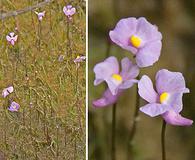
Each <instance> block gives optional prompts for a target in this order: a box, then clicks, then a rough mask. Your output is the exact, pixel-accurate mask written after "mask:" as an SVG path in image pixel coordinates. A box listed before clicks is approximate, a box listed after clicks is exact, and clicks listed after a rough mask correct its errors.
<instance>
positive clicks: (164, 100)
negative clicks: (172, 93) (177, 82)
mask: <svg viewBox="0 0 195 160" xmlns="http://www.w3.org/2000/svg"><path fill="white" fill-rule="evenodd" d="M168 98H169V94H168V93H167V92H163V93H162V94H161V95H160V103H165V102H166V101H167V99H168Z"/></svg>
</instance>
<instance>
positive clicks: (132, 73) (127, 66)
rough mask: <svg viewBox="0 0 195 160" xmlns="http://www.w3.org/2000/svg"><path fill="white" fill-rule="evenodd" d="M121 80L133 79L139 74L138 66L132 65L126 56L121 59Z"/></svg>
mask: <svg viewBox="0 0 195 160" xmlns="http://www.w3.org/2000/svg"><path fill="white" fill-rule="evenodd" d="M121 65H122V71H121V73H120V75H121V76H122V77H123V80H128V79H133V78H136V77H137V76H138V75H139V67H138V66H137V65H134V64H133V63H132V62H131V61H130V60H129V59H128V58H127V57H125V58H123V59H122V60H121Z"/></svg>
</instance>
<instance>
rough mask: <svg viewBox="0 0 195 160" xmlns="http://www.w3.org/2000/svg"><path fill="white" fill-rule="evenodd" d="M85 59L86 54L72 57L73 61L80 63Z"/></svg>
mask: <svg viewBox="0 0 195 160" xmlns="http://www.w3.org/2000/svg"><path fill="white" fill-rule="evenodd" d="M85 60H86V56H83V55H81V56H77V57H76V58H75V59H74V63H81V62H84V61H85Z"/></svg>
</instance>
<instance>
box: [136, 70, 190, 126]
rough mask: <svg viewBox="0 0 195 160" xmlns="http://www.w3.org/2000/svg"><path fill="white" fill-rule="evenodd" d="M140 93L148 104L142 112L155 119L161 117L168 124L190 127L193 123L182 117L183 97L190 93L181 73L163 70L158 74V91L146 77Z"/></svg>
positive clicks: (142, 80) (139, 83)
mask: <svg viewBox="0 0 195 160" xmlns="http://www.w3.org/2000/svg"><path fill="white" fill-rule="evenodd" d="M138 88H139V90H138V93H139V95H140V96H141V97H142V98H143V99H145V100H146V101H147V102H148V104H146V105H144V106H142V107H141V108H140V111H142V112H143V113H145V114H147V115H149V116H151V117H155V116H159V115H161V116H162V117H163V119H164V120H165V121H166V123H168V124H171V125H177V126H190V125H192V123H193V121H192V120H190V119H187V118H184V117H182V116H181V115H180V112H181V111H182V109H183V103H182V97H183V94H184V93H189V89H188V88H186V85H185V79H184V77H183V75H182V74H181V73H179V72H170V71H168V70H166V69H162V70H160V71H158V72H157V74H156V90H155V89H154V88H153V84H152V81H151V79H150V78H149V77H148V76H146V75H144V76H142V78H141V79H140V81H139V82H138Z"/></svg>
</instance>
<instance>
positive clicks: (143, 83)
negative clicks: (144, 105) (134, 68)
mask: <svg viewBox="0 0 195 160" xmlns="http://www.w3.org/2000/svg"><path fill="white" fill-rule="evenodd" d="M138 93H139V95H140V96H141V97H142V98H143V99H145V100H146V101H147V102H149V103H156V102H157V101H158V94H157V93H156V91H155V90H154V88H153V84H152V81H151V79H150V78H149V77H148V76H146V75H144V76H142V78H141V79H140V81H139V82H138Z"/></svg>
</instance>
